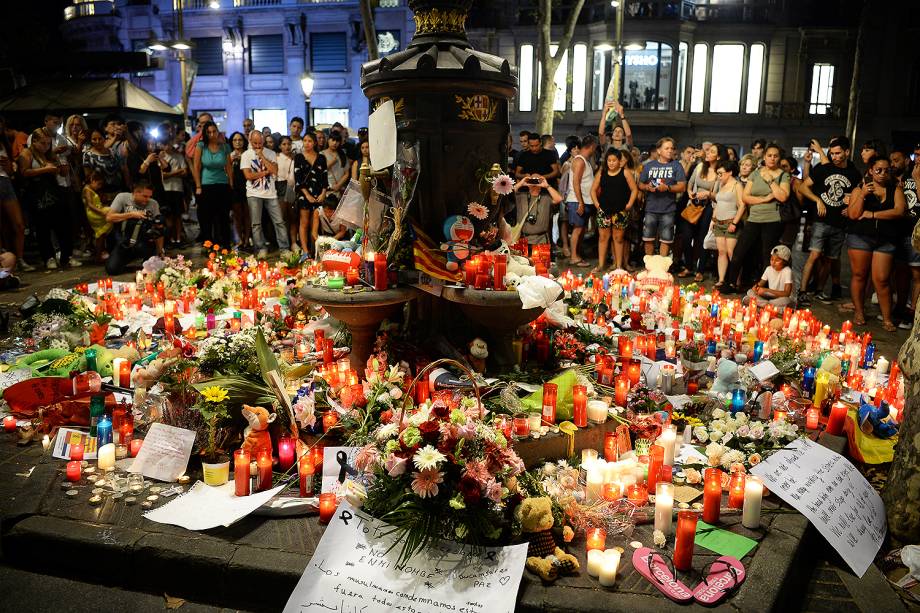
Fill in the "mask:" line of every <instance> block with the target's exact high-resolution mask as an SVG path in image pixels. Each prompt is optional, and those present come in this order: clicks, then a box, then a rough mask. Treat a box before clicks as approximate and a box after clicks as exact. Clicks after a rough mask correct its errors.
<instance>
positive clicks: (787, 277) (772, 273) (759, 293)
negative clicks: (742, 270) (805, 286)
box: [747, 245, 793, 307]
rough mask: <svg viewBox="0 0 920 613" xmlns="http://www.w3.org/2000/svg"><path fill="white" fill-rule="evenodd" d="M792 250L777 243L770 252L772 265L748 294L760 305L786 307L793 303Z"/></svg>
mask: <svg viewBox="0 0 920 613" xmlns="http://www.w3.org/2000/svg"><path fill="white" fill-rule="evenodd" d="M791 262H792V252H791V251H790V250H789V247H787V246H786V245H777V246H776V247H774V248H773V251H771V252H770V265H769V266H767V267H766V269H765V270H764V271H763V276H762V277H761V278H760V281H758V282H757V285H755V286H754V287H752V288H751V289H750V291H749V292H748V294H747V297H748V298H751V299H753V300H756V301H757V304H758V306H764V305H766V304H772V305H774V306H779V307H784V306H788V305H790V304H792V302H793V300H792V289H793V285H792V267H791V266H790V263H791Z"/></svg>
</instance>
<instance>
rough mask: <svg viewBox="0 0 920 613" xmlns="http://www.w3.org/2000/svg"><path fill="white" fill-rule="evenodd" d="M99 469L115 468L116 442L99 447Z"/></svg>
mask: <svg viewBox="0 0 920 613" xmlns="http://www.w3.org/2000/svg"><path fill="white" fill-rule="evenodd" d="M97 455H98V458H99V470H109V469H110V468H115V443H107V444H105V445H103V446H101V447H100V448H99V451H98V452H97Z"/></svg>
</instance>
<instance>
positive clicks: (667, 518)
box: [655, 482, 674, 536]
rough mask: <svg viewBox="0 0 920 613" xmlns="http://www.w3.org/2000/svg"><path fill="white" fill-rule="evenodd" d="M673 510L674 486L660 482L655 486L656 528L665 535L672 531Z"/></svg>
mask: <svg viewBox="0 0 920 613" xmlns="http://www.w3.org/2000/svg"><path fill="white" fill-rule="evenodd" d="M673 511H674V486H673V485H672V484H670V483H666V482H664V483H662V482H659V483H658V485H657V486H656V488H655V530H660V531H661V532H663V533H664V534H665V536H667V535H668V534H670V533H671V524H672V517H671V514H672V513H673Z"/></svg>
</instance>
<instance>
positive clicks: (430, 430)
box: [418, 419, 441, 443]
mask: <svg viewBox="0 0 920 613" xmlns="http://www.w3.org/2000/svg"><path fill="white" fill-rule="evenodd" d="M418 431H419V432H421V433H422V439H423V440H424V441H425V442H426V443H436V442H437V441H438V437H439V436H440V435H441V426H440V425H439V424H438V422H436V421H434V420H433V419H429V420H428V421H424V422H422V423H421V424H419V427H418Z"/></svg>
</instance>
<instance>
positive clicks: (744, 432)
mask: <svg viewBox="0 0 920 613" xmlns="http://www.w3.org/2000/svg"><path fill="white" fill-rule="evenodd" d="M750 433H751V428H750V426H748V425H747V424H742V425H740V426H738V429H737V430H735V435H737V436H739V437H741V438H745V437H747V436H748V435H749V434H750Z"/></svg>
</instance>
